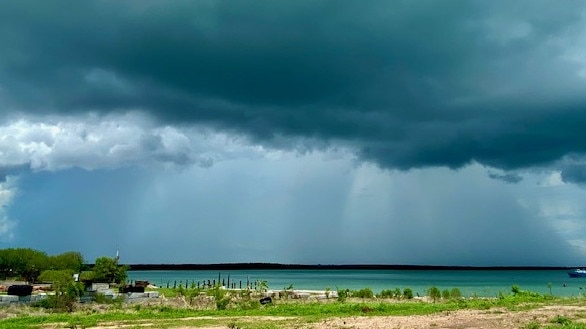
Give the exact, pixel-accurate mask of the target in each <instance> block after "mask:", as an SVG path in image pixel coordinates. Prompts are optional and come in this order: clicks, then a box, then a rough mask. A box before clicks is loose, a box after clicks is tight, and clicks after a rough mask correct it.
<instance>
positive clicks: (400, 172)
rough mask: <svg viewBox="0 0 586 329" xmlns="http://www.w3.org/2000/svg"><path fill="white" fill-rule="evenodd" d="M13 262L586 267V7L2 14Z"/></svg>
mask: <svg viewBox="0 0 586 329" xmlns="http://www.w3.org/2000/svg"><path fill="white" fill-rule="evenodd" d="M0 49H1V51H0V248H6V247H31V248H35V249H40V250H44V251H46V252H48V253H50V254H54V253H61V252H64V251H68V250H75V251H81V252H82V253H83V254H84V256H85V258H86V260H88V261H93V260H94V259H95V258H96V257H98V256H114V255H115V252H116V249H117V248H119V250H120V254H121V260H122V261H123V262H127V263H223V262H278V263H307V264H318V263H321V264H352V263H361V264H375V263H376V264H422V265H423V264H430V265H484V266H489V265H552V266H559V265H563V266H578V265H580V266H583V265H584V264H585V263H586V203H585V202H584V200H585V199H586V189H585V188H586V55H585V54H586V3H585V2H581V1H566V2H564V5H560V3H559V1H554V0H551V1H537V0H527V1H521V0H520V1H514V2H510V1H425V0H421V1H399V0H397V1H387V0H381V1H376V0H372V1H344V0H331V1H326V0H318V1H316V0H311V1H309V0H308V1H303V0H295V1H273V0H266V1H263V0H251V1H246V0H245V1H228V0H226V1H220V0H218V1H205V0H198V1H179V0H177V1H150V0H140V1H138V0H137V1H90V0H87V1H74V0H72V1H57V0H55V1H48V2H39V1H26V0H25V1H23V0H14V1H11V0H5V1H2V2H0Z"/></svg>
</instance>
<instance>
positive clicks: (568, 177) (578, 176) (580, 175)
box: [561, 165, 586, 184]
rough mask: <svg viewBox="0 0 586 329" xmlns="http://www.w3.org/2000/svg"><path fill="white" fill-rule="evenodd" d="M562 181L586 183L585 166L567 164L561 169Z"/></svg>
mask: <svg viewBox="0 0 586 329" xmlns="http://www.w3.org/2000/svg"><path fill="white" fill-rule="evenodd" d="M561 178H562V181H564V182H566V183H577V184H585V183H586V166H584V165H568V166H565V167H564V168H563V170H562V171H561Z"/></svg>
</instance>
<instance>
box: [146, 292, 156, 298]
mask: <svg viewBox="0 0 586 329" xmlns="http://www.w3.org/2000/svg"><path fill="white" fill-rule="evenodd" d="M144 294H145V295H146V297H148V298H159V292H158V291H147V292H145V293H144Z"/></svg>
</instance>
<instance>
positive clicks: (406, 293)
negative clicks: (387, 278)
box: [403, 288, 413, 299]
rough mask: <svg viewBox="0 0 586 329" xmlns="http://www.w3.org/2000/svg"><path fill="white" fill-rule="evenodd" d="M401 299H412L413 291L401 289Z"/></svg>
mask: <svg viewBox="0 0 586 329" xmlns="http://www.w3.org/2000/svg"><path fill="white" fill-rule="evenodd" d="M403 297H405V298H407V299H413V290H411V288H405V289H403Z"/></svg>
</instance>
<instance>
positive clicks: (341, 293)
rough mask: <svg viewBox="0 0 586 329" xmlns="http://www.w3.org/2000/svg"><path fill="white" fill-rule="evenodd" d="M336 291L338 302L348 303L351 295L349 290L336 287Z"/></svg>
mask: <svg viewBox="0 0 586 329" xmlns="http://www.w3.org/2000/svg"><path fill="white" fill-rule="evenodd" d="M336 291H337V292H338V301H339V302H344V301H346V298H348V295H349V294H350V290H349V289H340V288H338V287H336Z"/></svg>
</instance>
